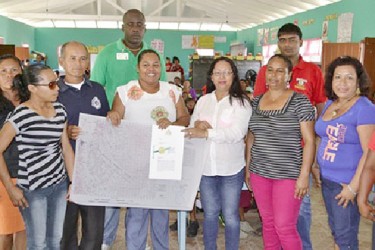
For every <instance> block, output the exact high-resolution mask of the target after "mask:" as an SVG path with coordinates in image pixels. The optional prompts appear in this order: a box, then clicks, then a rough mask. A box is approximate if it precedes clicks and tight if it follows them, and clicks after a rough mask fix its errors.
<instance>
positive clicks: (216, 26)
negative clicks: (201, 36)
mask: <svg viewBox="0 0 375 250" xmlns="http://www.w3.org/2000/svg"><path fill="white" fill-rule="evenodd" d="M220 27H221V24H220V23H202V25H201V29H200V30H207V31H219V30H220Z"/></svg>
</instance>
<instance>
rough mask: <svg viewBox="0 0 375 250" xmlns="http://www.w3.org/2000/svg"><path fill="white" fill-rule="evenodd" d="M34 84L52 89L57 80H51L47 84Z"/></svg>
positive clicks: (55, 85)
mask: <svg viewBox="0 0 375 250" xmlns="http://www.w3.org/2000/svg"><path fill="white" fill-rule="evenodd" d="M35 86H48V88H49V89H50V90H54V89H55V88H56V87H57V80H55V81H51V82H49V83H47V84H35Z"/></svg>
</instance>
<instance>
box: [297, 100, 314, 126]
mask: <svg viewBox="0 0 375 250" xmlns="http://www.w3.org/2000/svg"><path fill="white" fill-rule="evenodd" d="M294 101H296V103H295V105H296V109H295V110H296V114H297V116H298V120H299V122H309V121H315V109H314V107H313V106H312V104H311V102H310V101H309V99H307V97H306V96H305V95H303V94H296V96H295V98H294Z"/></svg>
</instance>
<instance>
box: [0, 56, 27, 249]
mask: <svg viewBox="0 0 375 250" xmlns="http://www.w3.org/2000/svg"><path fill="white" fill-rule="evenodd" d="M21 72H22V67H21V61H20V60H19V59H18V58H17V57H15V56H14V55H9V54H8V55H2V56H0V128H1V127H2V126H3V124H4V122H5V120H6V118H7V116H8V115H9V113H11V112H12V111H13V110H14V109H15V107H16V106H18V105H19V104H20V103H21V102H23V101H24V100H21V98H20V97H19V95H18V93H17V91H15V90H14V89H13V78H14V77H15V76H16V75H17V74H20V73H21ZM4 158H5V162H6V163H7V166H8V171H9V174H10V177H11V179H12V182H13V183H14V184H15V183H16V180H17V179H16V178H17V169H18V149H17V145H16V142H15V140H13V141H12V142H11V144H10V145H9V147H8V148H7V150H6V151H5V152H4ZM13 246H14V247H15V249H17V250H22V249H26V231H25V224H24V222H23V220H22V216H21V213H20V211H19V210H18V208H17V207H15V206H13V204H12V201H11V200H10V199H9V196H8V194H7V191H6V189H5V186H4V185H3V183H2V182H1V181H0V249H2V250H12V249H13Z"/></svg>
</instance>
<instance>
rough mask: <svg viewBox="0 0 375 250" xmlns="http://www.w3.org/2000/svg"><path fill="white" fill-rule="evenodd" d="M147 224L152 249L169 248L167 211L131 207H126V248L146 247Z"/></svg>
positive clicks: (130, 249) (164, 249)
mask: <svg viewBox="0 0 375 250" xmlns="http://www.w3.org/2000/svg"><path fill="white" fill-rule="evenodd" d="M149 224H150V233H151V240H152V246H153V249H154V250H168V249H169V211H168V210H165V209H147V208H135V207H132V208H128V209H127V211H126V218H125V227H126V231H125V237H126V249H127V250H140V249H145V248H146V242H147V232H148V225H149Z"/></svg>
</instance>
